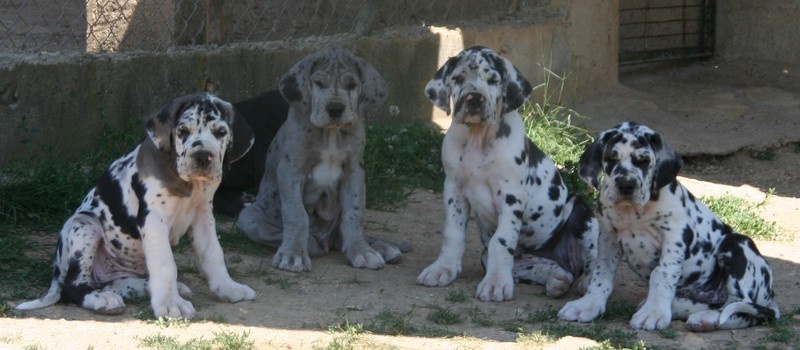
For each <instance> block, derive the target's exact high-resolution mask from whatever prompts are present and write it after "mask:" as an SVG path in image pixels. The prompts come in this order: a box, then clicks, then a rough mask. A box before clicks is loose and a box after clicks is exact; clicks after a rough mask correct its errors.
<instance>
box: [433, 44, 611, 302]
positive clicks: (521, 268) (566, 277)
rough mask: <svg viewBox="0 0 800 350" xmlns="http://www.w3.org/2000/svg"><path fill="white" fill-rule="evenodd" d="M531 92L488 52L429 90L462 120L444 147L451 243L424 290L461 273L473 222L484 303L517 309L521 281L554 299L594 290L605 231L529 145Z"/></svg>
mask: <svg viewBox="0 0 800 350" xmlns="http://www.w3.org/2000/svg"><path fill="white" fill-rule="evenodd" d="M531 90H532V88H531V85H530V83H529V82H528V81H527V80H526V79H525V78H524V77H523V76H522V75H521V74H520V73H519V72H518V71H517V69H516V68H515V67H514V65H513V64H512V63H511V62H510V61H509V60H507V59H505V58H503V57H501V56H499V55H498V54H497V53H495V52H493V51H492V50H490V49H488V48H485V47H472V48H469V49H466V50H464V51H462V52H461V53H459V54H458V55H457V56H455V57H451V58H450V59H448V60H447V62H446V63H445V64H444V65H443V66H442V67H441V68H440V69H439V70H438V71H437V72H436V75H435V76H434V77H433V79H432V80H431V81H430V82H429V83H428V84H427V86H426V89H425V91H426V94H427V96H428V98H430V99H431V100H432V101H433V102H434V104H435V105H436V106H438V107H439V108H441V109H443V110H444V111H446V112H447V113H448V114H450V100H451V99H452V100H453V103H454V110H453V123H452V125H451V126H450V128H449V129H448V130H447V134H446V136H445V140H444V144H443V145H442V162H443V163H444V170H445V173H446V180H445V185H444V202H445V215H446V218H445V227H444V242H443V244H442V248H441V252H440V253H439V257H438V259H436V261H435V262H434V263H433V264H431V265H430V266H428V267H427V268H426V269H425V270H423V271H422V273H421V274H420V275H419V277H418V278H417V283H418V284H421V285H426V286H446V285H448V284H450V283H451V282H453V280H454V279H455V278H456V276H457V275H458V274H459V273H460V272H461V261H462V258H463V255H464V249H465V247H464V246H465V243H464V239H465V231H466V228H467V221H468V220H469V216H470V213H472V214H473V215H474V216H475V219H476V221H477V224H478V228H479V230H480V235H481V240H482V242H483V244H484V246H485V249H484V251H483V256H482V262H483V266H484V268H485V270H486V275H485V277H484V278H483V281H481V283H480V284H479V285H478V289H477V297H478V299H480V300H483V301H503V300H510V299H512V298H513V297H514V282H515V280H520V281H528V282H534V283H538V284H543V285H545V287H546V291H547V294H548V295H550V296H553V297H558V296H561V295H563V294H564V293H565V292H566V291H567V290H569V288H570V286H571V284H572V283H573V282H574V281H575V280H577V279H579V278H581V280H582V281H586V280H587V279H586V278H582V276H584V275H586V274H588V273H590V271H589V267H590V266H593V264H592V261H593V259H594V257H595V255H596V250H595V244H596V239H597V233H598V225H597V221H596V220H595V219H594V217H593V216H592V214H591V212H590V211H589V210H588V209H587V208H586V206H585V205H584V204H583V202H582V201H581V200H580V199H578V198H577V197H576V196H571V195H569V194H568V193H567V188H566V186H565V185H564V182H563V181H562V179H561V176H560V175H559V173H558V169H557V168H556V166H555V164H554V163H553V161H552V160H551V159H550V158H548V157H547V156H545V155H544V154H543V153H542V151H541V150H539V148H538V147H536V145H535V144H533V142H531V140H530V139H528V138H527V137H526V133H525V127H524V125H523V121H522V117H521V116H520V115H519V113H518V112H517V109H518V108H519V107H520V106H521V105H522V104H523V102H524V101H525V99H527V97H528V95H529V94H530V93H531ZM515 256H516V258H515ZM580 285H581V288H579V289H583V288H585V284H584V283H581V284H580Z"/></svg>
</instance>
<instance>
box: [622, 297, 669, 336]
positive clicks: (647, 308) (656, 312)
mask: <svg viewBox="0 0 800 350" xmlns="http://www.w3.org/2000/svg"><path fill="white" fill-rule="evenodd" d="M652 304H655V303H645V304H644V306H642V308H641V309H639V311H636V313H635V314H633V317H632V318H631V323H630V327H631V328H633V329H644V330H648V331H652V330H656V329H665V328H667V327H668V326H669V323H670V322H671V321H672V310H671V308H670V303H669V302H667V303H665V304H666V307H664V306H661V305H652Z"/></svg>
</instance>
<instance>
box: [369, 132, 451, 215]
mask: <svg viewBox="0 0 800 350" xmlns="http://www.w3.org/2000/svg"><path fill="white" fill-rule="evenodd" d="M443 140H444V134H442V133H441V132H440V131H438V130H434V129H433V128H432V127H430V126H427V125H423V124H410V125H405V126H399V125H391V124H386V125H383V124H381V125H379V124H374V125H369V126H368V127H367V144H366V149H365V151H364V166H365V170H366V187H367V207H368V208H371V209H379V210H387V209H394V208H397V207H399V206H402V205H403V203H404V202H405V199H406V198H408V196H409V195H410V194H411V192H413V191H414V189H416V188H419V187H421V188H424V189H428V190H433V191H441V190H442V186H443V185H444V170H443V169H442V151H441V149H442V141H443Z"/></svg>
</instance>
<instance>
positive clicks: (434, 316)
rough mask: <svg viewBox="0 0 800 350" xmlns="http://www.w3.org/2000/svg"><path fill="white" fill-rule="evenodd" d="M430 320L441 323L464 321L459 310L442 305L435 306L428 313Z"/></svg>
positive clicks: (452, 323)
mask: <svg viewBox="0 0 800 350" xmlns="http://www.w3.org/2000/svg"><path fill="white" fill-rule="evenodd" d="M428 321H431V322H433V323H435V324H440V325H454V324H459V323H463V322H464V320H463V318H462V317H461V315H459V314H458V313H457V312H455V311H453V310H450V309H449V308H444V307H440V306H434V307H433V310H431V312H430V313H428Z"/></svg>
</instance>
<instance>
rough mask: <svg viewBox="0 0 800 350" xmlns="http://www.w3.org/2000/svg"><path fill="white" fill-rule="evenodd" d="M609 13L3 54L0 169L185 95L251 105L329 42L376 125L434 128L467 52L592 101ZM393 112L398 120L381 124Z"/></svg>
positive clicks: (584, 9)
mask: <svg viewBox="0 0 800 350" xmlns="http://www.w3.org/2000/svg"><path fill="white" fill-rule="evenodd" d="M617 6H618V1H616V0H615V1H608V2H600V3H598V4H593V5H591V6H588V5H586V4H583V3H582V2H580V1H578V0H553V1H552V7H551V8H552V9H553V11H552V14H550V15H548V16H540V17H536V18H531V19H530V20H528V21H525V23H518V22H517V23H508V24H500V25H488V24H487V25H480V26H478V25H476V26H466V25H465V26H464V27H463V28H461V29H457V28H451V29H445V28H443V29H441V30H440V31H437V32H435V33H432V32H431V28H425V27H413V28H405V29H403V30H398V31H393V32H390V33H386V34H382V35H376V36H369V37H356V36H353V35H342V36H333V37H318V38H306V39H302V40H297V41H284V42H268V43H250V44H236V45H226V46H218V47H200V48H194V49H187V50H175V51H170V52H130V53H116V54H110V53H100V54H72V55H64V54H60V55H59V54H47V53H40V54H12V55H0V165H2V164H6V163H8V162H9V161H12V160H15V159H21V158H26V157H29V156H31V155H34V154H41V153H42V152H52V151H56V152H58V154H60V155H64V156H70V155H75V154H78V153H79V152H81V151H84V150H86V149H89V148H90V147H92V146H93V145H94V143H95V141H96V139H97V136H98V135H99V133H100V131H101V130H102V129H103V128H104V127H110V128H120V127H122V126H124V125H129V124H130V122H131V121H134V122H136V123H143V121H144V120H146V119H147V118H148V117H149V116H150V115H151V114H152V113H154V112H156V111H157V110H158V109H160V108H161V107H162V106H163V105H165V104H166V103H168V102H169V100H171V99H172V98H174V97H177V96H180V95H183V94H186V93H190V92H194V91H199V90H207V91H213V92H215V93H217V94H218V95H219V96H220V97H222V98H224V99H227V100H229V101H237V100H241V99H245V98H248V97H252V96H255V95H256V94H258V93H259V92H261V91H265V90H269V89H274V88H276V87H277V83H278V80H279V79H280V76H281V75H282V74H283V73H284V72H286V71H287V70H288V69H289V68H290V67H291V66H292V65H293V64H294V63H295V62H296V61H297V60H298V59H300V58H301V57H303V56H304V55H306V54H308V53H310V52H312V51H315V50H317V49H320V48H323V47H325V46H329V45H332V44H341V45H343V46H345V47H348V48H350V49H351V50H353V51H354V52H355V53H356V54H358V55H360V56H362V57H364V58H365V59H366V60H368V61H369V62H371V63H372V64H373V65H374V66H375V67H376V68H377V69H378V70H379V71H380V72H381V73H382V74H383V75H384V77H385V78H386V79H387V81H388V82H389V84H390V89H391V91H390V95H389V97H388V99H387V101H386V103H385V105H384V106H383V109H381V110H380V111H379V112H378V113H377V115H376V116H375V119H376V120H378V121H387V120H390V118H392V119H394V120H397V121H403V122H408V121H433V120H435V119H436V115H434V108H433V107H432V104H431V103H430V102H429V101H428V100H427V98H426V97H425V96H424V93H423V88H424V86H425V84H426V83H427V81H428V80H429V79H430V78H431V77H432V75H433V73H434V72H435V71H436V69H437V68H438V67H439V65H441V64H442V63H443V62H444V60H446V59H447V57H449V56H452V55H455V54H457V53H458V51H460V50H461V49H463V48H464V47H469V46H472V45H484V46H488V47H491V48H492V49H495V50H497V51H499V52H500V53H501V54H503V55H505V56H507V57H508V58H509V59H511V60H512V61H513V62H514V63H515V65H517V67H518V68H519V69H520V70H521V71H523V73H524V74H525V75H526V76H527V77H528V78H529V79H530V80H531V82H532V83H533V84H534V85H537V84H539V83H540V82H541V81H542V77H543V75H542V66H545V67H547V66H549V67H550V68H552V69H553V70H554V71H555V72H557V73H559V74H562V73H567V72H569V73H570V74H573V78H571V79H572V80H570V81H569V82H568V87H567V91H575V93H576V95H577V97H579V98H586V97H590V96H592V95H593V94H596V93H598V92H601V91H603V90H604V89H605V88H606V87H607V86H609V85H610V84H614V83H616V81H617V49H618V45H617V41H616V38H617V36H618V34H617V22H616V19H617V18H618V16H617V13H618V11H617ZM390 106H396V107H398V108H397V109H399V111H400V113H399V114H397V115H392V116H390V113H389V112H388V110H389V107H390ZM440 117H441V116H440ZM444 118H445V119H446V117H444ZM142 135H144V131H142Z"/></svg>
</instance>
